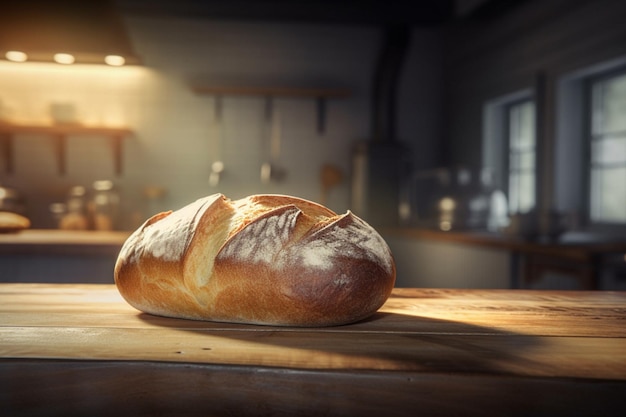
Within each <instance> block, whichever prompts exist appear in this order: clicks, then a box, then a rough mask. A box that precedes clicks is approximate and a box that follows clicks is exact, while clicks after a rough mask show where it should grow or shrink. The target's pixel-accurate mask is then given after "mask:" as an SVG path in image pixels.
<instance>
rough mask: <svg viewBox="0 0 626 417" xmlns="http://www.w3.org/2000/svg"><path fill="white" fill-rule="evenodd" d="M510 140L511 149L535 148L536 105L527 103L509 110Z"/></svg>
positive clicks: (530, 102)
mask: <svg viewBox="0 0 626 417" xmlns="http://www.w3.org/2000/svg"><path fill="white" fill-rule="evenodd" d="M509 138H510V147H511V149H515V150H518V149H532V148H534V147H535V104H534V103H533V102H532V101H526V102H523V103H520V104H516V105H514V106H511V108H510V109H509Z"/></svg>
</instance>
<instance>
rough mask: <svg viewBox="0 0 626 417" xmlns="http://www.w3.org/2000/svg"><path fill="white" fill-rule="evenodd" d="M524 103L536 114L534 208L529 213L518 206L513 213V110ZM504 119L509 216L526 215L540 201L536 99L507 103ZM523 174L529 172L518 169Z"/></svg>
mask: <svg viewBox="0 0 626 417" xmlns="http://www.w3.org/2000/svg"><path fill="white" fill-rule="evenodd" d="M524 103H530V104H532V105H533V113H534V118H533V121H534V125H533V126H532V130H533V142H534V143H533V148H532V158H533V168H532V174H533V196H532V206H531V207H530V208H528V210H527V211H520V207H519V206H520V205H519V204H518V205H517V207H516V208H515V211H513V209H512V207H511V189H510V184H511V173H512V170H511V155H512V145H511V140H512V136H511V124H512V123H511V109H513V108H514V107H516V106H519V105H521V104H524ZM503 118H504V123H503V128H504V131H503V132H502V138H503V142H504V147H503V151H504V152H503V155H502V157H503V158H504V161H505V162H504V170H503V174H504V176H505V180H506V181H504V185H503V191H504V194H505V195H506V197H507V204H508V212H509V214H524V213H527V212H530V211H533V210H536V209H537V201H538V188H539V184H538V182H539V181H538V176H539V169H538V164H539V160H538V149H539V146H538V143H537V142H538V141H537V102H536V99H535V97H534V96H533V95H528V96H526V97H521V98H518V99H516V100H511V101H509V102H506V103H505V104H504V108H503ZM522 172H528V171H527V170H524V169H522V168H518V169H517V173H518V174H519V173H522Z"/></svg>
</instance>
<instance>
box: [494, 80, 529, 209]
mask: <svg viewBox="0 0 626 417" xmlns="http://www.w3.org/2000/svg"><path fill="white" fill-rule="evenodd" d="M483 126H484V133H483V134H484V138H483V168H484V169H485V170H486V171H487V172H490V173H492V174H493V184H492V185H493V186H494V187H496V188H498V189H500V190H501V191H503V192H504V193H505V195H506V197H507V200H508V211H509V213H510V214H514V213H525V212H528V211H530V210H532V209H534V208H535V206H536V200H537V180H538V178H537V143H536V142H537V139H536V105H535V100H534V98H533V90H531V89H528V90H522V91H518V92H515V93H512V94H509V95H506V96H503V97H499V98H497V99H494V100H491V101H490V102H488V103H487V104H486V105H485V108H484V112H483Z"/></svg>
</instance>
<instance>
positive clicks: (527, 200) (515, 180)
mask: <svg viewBox="0 0 626 417" xmlns="http://www.w3.org/2000/svg"><path fill="white" fill-rule="evenodd" d="M508 115H509V196H508V197H509V203H510V205H509V207H510V212H511V213H523V212H527V211H529V210H531V209H532V208H533V207H534V206H535V158H536V154H535V104H534V102H533V101H532V100H528V101H524V102H521V103H518V104H514V105H512V106H511V107H509V113H508Z"/></svg>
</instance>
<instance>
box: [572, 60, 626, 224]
mask: <svg viewBox="0 0 626 417" xmlns="http://www.w3.org/2000/svg"><path fill="white" fill-rule="evenodd" d="M620 76H626V66H619V67H617V68H612V69H609V70H605V71H599V72H596V73H593V74H590V75H589V76H587V77H585V79H584V81H583V89H584V91H583V100H584V104H583V109H584V110H583V111H584V115H583V129H584V131H583V140H584V145H583V155H582V158H583V160H582V166H583V167H584V170H585V172H584V178H585V182H584V193H583V195H582V196H581V197H582V199H583V201H582V204H581V207H584V223H585V225H586V226H587V227H589V228H592V229H599V230H609V229H611V228H614V227H618V228H624V229H626V221H624V222H614V221H603V220H593V218H592V205H593V201H592V192H593V190H592V171H593V166H594V162H593V160H592V159H593V152H592V147H593V142H594V140H598V139H594V136H595V134H594V132H593V120H592V119H593V115H594V107H593V87H594V85H595V83H597V82H602V81H606V80H610V79H612V78H615V77H620ZM625 133H626V131H625ZM625 164H626V163H625ZM625 209H626V208H625Z"/></svg>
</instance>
